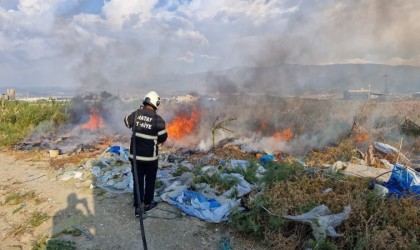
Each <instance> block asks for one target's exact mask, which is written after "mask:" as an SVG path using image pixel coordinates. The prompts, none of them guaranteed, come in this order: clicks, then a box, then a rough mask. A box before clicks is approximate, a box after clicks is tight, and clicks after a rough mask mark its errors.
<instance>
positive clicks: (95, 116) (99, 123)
mask: <svg viewBox="0 0 420 250" xmlns="http://www.w3.org/2000/svg"><path fill="white" fill-rule="evenodd" d="M104 127H105V125H104V120H103V118H102V116H101V115H100V113H99V111H98V110H97V109H95V108H91V109H90V115H89V121H88V122H86V123H84V124H82V127H81V128H82V129H85V130H90V131H97V130H99V129H101V128H104Z"/></svg>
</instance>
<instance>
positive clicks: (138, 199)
mask: <svg viewBox="0 0 420 250" xmlns="http://www.w3.org/2000/svg"><path fill="white" fill-rule="evenodd" d="M136 119H137V112H136V115H135V116H134V122H133V135H132V138H131V141H132V143H133V168H134V171H133V172H134V183H135V187H134V188H135V189H136V193H137V195H136V196H137V205H139V209H140V213H139V214H140V215H139V220H140V231H141V240H142V242H143V249H144V250H147V242H146V235H145V232H144V225H143V209H142V201H141V198H140V184H139V179H138V178H137V177H138V175H137V173H138V169H137V148H136Z"/></svg>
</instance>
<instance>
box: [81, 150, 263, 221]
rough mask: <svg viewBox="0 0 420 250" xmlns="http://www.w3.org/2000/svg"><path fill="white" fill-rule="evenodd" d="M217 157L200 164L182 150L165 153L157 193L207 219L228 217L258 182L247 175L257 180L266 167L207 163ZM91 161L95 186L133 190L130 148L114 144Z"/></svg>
mask: <svg viewBox="0 0 420 250" xmlns="http://www.w3.org/2000/svg"><path fill="white" fill-rule="evenodd" d="M215 159H217V157H215V156H214V155H213V154H208V155H206V156H205V157H203V158H202V159H201V162H200V166H197V165H194V164H192V163H190V162H189V161H188V159H187V157H185V156H183V155H182V154H181V155H175V154H170V153H167V154H161V155H160V158H159V170H158V173H157V184H156V193H155V197H156V196H157V197H159V198H158V199H161V200H162V201H165V202H167V203H169V204H171V205H174V206H176V207H177V208H179V209H181V210H182V211H183V212H185V213H186V214H189V215H192V216H196V217H198V218H200V219H203V220H205V221H208V222H214V223H218V222H222V221H227V220H228V219H229V215H230V213H231V212H232V209H233V208H235V207H238V206H239V205H240V198H241V197H243V196H244V195H246V194H248V193H250V192H251V190H253V189H254V188H255V184H256V183H250V182H248V181H247V180H246V178H245V176H244V175H247V176H252V177H251V178H249V179H251V180H254V182H256V181H255V180H258V179H260V178H261V177H262V175H263V174H264V172H265V171H266V170H265V169H264V167H263V166H261V165H260V164H258V163H254V164H251V163H250V162H248V161H245V160H236V159H232V160H224V159H217V160H218V164H217V166H216V165H205V164H206V163H209V162H210V161H212V162H214V160H215ZM87 164H90V165H91V169H92V175H93V176H94V177H95V178H94V183H93V185H94V186H95V187H98V188H101V189H104V190H106V191H108V192H111V193H116V194H121V193H127V192H132V191H133V175H132V173H131V165H130V161H129V159H128V149H127V148H124V147H122V146H112V147H110V148H109V149H107V150H106V151H105V152H104V153H103V154H102V155H101V156H100V157H98V158H97V159H95V160H93V161H89V162H88V163H87ZM155 199H156V198H155Z"/></svg>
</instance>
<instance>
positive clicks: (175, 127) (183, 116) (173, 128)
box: [166, 106, 201, 140]
mask: <svg viewBox="0 0 420 250" xmlns="http://www.w3.org/2000/svg"><path fill="white" fill-rule="evenodd" d="M200 117H201V111H200V110H199V108H198V107H196V106H194V107H192V108H191V110H188V111H187V110H181V111H179V112H177V114H176V115H175V116H174V118H173V119H172V121H171V122H170V123H168V124H167V127H166V131H167V132H168V136H169V138H171V139H173V140H181V139H183V138H184V137H187V136H191V135H193V133H194V132H195V131H196V130H197V128H198V126H199V123H200Z"/></svg>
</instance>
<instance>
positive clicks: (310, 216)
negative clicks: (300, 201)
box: [283, 205, 351, 240]
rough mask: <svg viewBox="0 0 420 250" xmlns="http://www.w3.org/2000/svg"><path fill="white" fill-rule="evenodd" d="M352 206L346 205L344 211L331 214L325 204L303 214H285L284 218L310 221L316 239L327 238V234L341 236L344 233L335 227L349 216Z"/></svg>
mask: <svg viewBox="0 0 420 250" xmlns="http://www.w3.org/2000/svg"><path fill="white" fill-rule="evenodd" d="M350 211H351V206H350V205H349V206H345V207H344V211H343V212H342V213H339V214H331V211H330V210H329V209H328V207H327V206H325V205H320V206H317V207H315V208H313V209H312V210H311V211H309V212H307V213H304V214H302V215H297V216H291V215H285V216H283V217H284V218H287V219H290V220H294V221H300V222H303V223H308V224H310V225H311V227H312V234H313V236H314V237H315V239H316V240H320V239H325V238H326V237H327V236H331V237H340V236H343V235H344V234H340V233H337V232H336V231H335V229H334V228H335V227H336V226H338V225H340V224H341V222H343V221H344V220H345V219H347V218H348V216H349V214H350Z"/></svg>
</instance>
